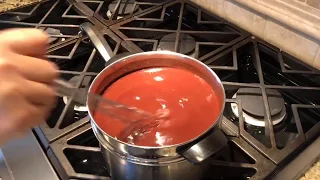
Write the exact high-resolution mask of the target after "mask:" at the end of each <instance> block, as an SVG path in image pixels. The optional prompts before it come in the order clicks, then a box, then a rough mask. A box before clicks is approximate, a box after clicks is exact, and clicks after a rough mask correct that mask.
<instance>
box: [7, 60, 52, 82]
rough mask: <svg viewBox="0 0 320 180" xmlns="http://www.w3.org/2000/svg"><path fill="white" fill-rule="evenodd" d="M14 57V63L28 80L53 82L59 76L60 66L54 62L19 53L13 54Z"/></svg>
mask: <svg viewBox="0 0 320 180" xmlns="http://www.w3.org/2000/svg"><path fill="white" fill-rule="evenodd" d="M12 59H15V62H12V63H14V65H15V67H16V68H17V69H18V71H19V72H20V73H21V74H22V75H23V76H24V77H25V78H26V79H28V80H31V81H36V82H41V83H52V81H53V80H54V79H55V78H57V77H58V68H57V66H56V65H55V64H54V63H52V62H49V61H46V60H42V59H38V58H34V57H29V56H23V55H19V54H12Z"/></svg>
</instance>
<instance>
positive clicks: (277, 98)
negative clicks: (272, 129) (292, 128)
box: [231, 88, 286, 127]
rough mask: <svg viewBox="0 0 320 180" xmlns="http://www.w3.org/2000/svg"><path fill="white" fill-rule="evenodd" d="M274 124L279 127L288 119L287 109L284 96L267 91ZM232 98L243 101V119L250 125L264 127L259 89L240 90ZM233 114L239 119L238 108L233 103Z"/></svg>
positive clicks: (276, 92) (274, 91) (270, 90)
mask: <svg viewBox="0 0 320 180" xmlns="http://www.w3.org/2000/svg"><path fill="white" fill-rule="evenodd" d="M266 92H267V96H268V102H269V108H270V113H271V119H272V124H273V125H277V124H279V123H280V122H282V121H283V119H284V118H285V117H286V108H285V103H284V99H283V97H282V95H281V94H280V93H279V92H278V91H277V90H274V89H267V90H266ZM232 98H236V99H238V100H241V103H242V109H243V118H244V121H245V122H246V123H247V124H248V125H253V126H258V127H264V126H265V121H264V105H263V99H262V94H261V90H260V89H259V88H240V89H239V90H238V91H237V92H236V93H235V94H234V95H233V97H232ZM231 109H232V112H233V113H234V114H235V116H236V117H237V118H238V117H239V112H238V106H237V104H236V103H231Z"/></svg>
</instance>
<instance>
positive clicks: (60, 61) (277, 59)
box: [0, 0, 320, 180]
mask: <svg viewBox="0 0 320 180" xmlns="http://www.w3.org/2000/svg"><path fill="white" fill-rule="evenodd" d="M112 2H113V3H115V2H117V3H119V2H120V1H111V0H110V1H75V0H67V1H60V0H57V1H48V2H44V3H41V4H38V5H33V6H29V7H25V8H22V9H19V10H16V11H14V12H10V13H7V14H4V15H0V28H1V29H5V28H11V27H34V28H41V29H44V30H46V31H47V32H50V34H51V38H52V39H51V40H52V41H51V45H50V48H49V50H48V54H49V55H48V58H49V59H50V60H51V61H54V62H55V63H57V65H58V66H59V67H60V69H61V74H62V75H61V76H62V78H63V79H65V80H67V81H70V82H71V83H73V84H75V85H76V86H77V87H78V89H79V90H78V92H77V93H83V94H84V96H85V94H86V91H87V88H88V87H89V85H90V83H91V82H92V80H93V78H94V77H95V76H96V75H97V74H98V73H99V72H100V71H101V70H102V69H103V68H104V67H105V65H106V63H105V62H104V61H103V60H102V59H101V57H100V56H99V55H98V53H97V52H96V51H95V50H94V48H93V46H92V45H91V43H90V42H89V41H88V39H87V38H86V37H80V36H79V24H80V23H82V22H85V21H89V22H91V23H93V24H94V25H95V26H96V27H97V28H98V29H99V30H100V31H101V32H102V33H104V34H105V38H106V40H107V41H108V42H109V44H110V46H111V48H112V49H113V52H114V54H115V55H117V56H115V58H119V57H121V56H123V55H125V54H130V53H136V52H142V51H151V50H160V49H161V50H163V49H165V50H169V51H175V52H180V53H184V54H187V55H189V56H192V57H195V58H197V59H199V60H200V61H202V62H204V63H205V64H207V65H208V67H210V68H212V69H213V70H214V71H215V72H216V73H217V74H218V76H219V77H220V78H221V80H222V81H223V85H224V87H225V91H226V95H227V101H226V108H225V111H224V114H223V115H224V117H223V123H222V124H221V126H222V129H223V131H224V132H225V133H226V134H227V136H228V139H229V144H228V145H227V146H226V147H225V148H224V149H223V150H221V151H220V152H219V153H217V154H216V155H215V156H214V157H212V159H210V162H211V164H212V166H211V168H210V170H209V172H208V173H206V174H204V179H205V180H207V179H267V178H270V177H271V176H272V175H273V174H274V173H275V172H276V171H278V170H279V169H281V168H282V167H283V166H285V165H286V163H287V162H288V161H289V160H290V159H292V157H294V155H296V154H297V153H299V151H300V150H302V149H303V148H304V147H305V146H306V145H307V144H308V143H311V142H312V141H313V139H315V138H316V137H318V136H319V132H320V123H319V119H320V118H319V116H320V111H319V107H320V106H319V104H320V76H319V75H320V74H319V71H317V70H314V69H313V68H312V67H309V66H307V65H305V64H304V63H301V62H300V61H299V60H296V59H295V58H293V57H291V56H289V55H288V54H286V53H284V52H282V51H280V50H279V49H278V48H276V47H273V46H271V45H270V44H268V43H266V42H264V41H262V40H260V39H257V38H255V37H249V34H248V33H247V32H244V31H243V30H241V29H239V28H237V27H235V26H233V25H232V24H230V23H228V22H226V21H224V20H223V19H220V18H218V17H216V16H214V15H211V14H210V13H208V12H206V11H205V10H203V9H201V8H200V7H199V6H197V5H195V4H193V3H192V2H189V1H184V0H177V1H171V2H166V3H164V2H160V3H159V2H156V3H155V1H153V2H152V3H149V2H145V3H144V1H142V0H136V5H137V4H140V5H139V8H136V7H134V8H133V11H129V10H128V9H126V8H124V6H122V7H121V6H120V4H118V5H119V6H117V5H116V7H117V8H119V9H118V10H121V8H122V10H123V11H127V12H126V13H123V14H120V15H121V16H122V18H119V17H118V16H119V14H118V15H116V13H114V16H113V17H112V18H111V19H108V18H105V17H103V15H104V14H105V13H106V10H107V9H108V7H109V5H110V3H112ZM123 2H132V1H129V0H128V1H121V2H120V3H123ZM99 8H100V9H99ZM114 12H115V11H114ZM128 12H129V13H128ZM109 25H111V26H110V29H111V30H112V31H113V32H112V31H111V30H110V29H108V28H109V27H108V26H109ZM243 88H250V89H251V90H252V89H253V91H254V92H255V97H253V98H258V99H259V101H257V102H261V103H257V104H260V107H258V110H259V111H258V110H257V109H256V108H253V109H246V108H248V107H242V103H246V102H242V101H245V99H241V101H240V99H238V98H233V97H234V95H235V94H237V92H238V91H239V89H243ZM269 91H272V92H273V93H269ZM275 95H276V96H278V97H277V100H278V101H281V102H282V103H284V105H281V106H274V105H272V102H269V101H271V100H270V99H272V98H274V97H273V96H275ZM279 95H280V96H279ZM268 100H269V101H268ZM232 104H233V105H232ZM234 105H236V107H237V112H238V113H237V115H236V113H234V112H235V111H234V110H233V109H232V107H234ZM281 107H282V110H281V111H280V109H276V108H281ZM250 108H252V107H250ZM275 109H276V110H275ZM270 110H271V111H272V112H270ZM282 111H283V112H285V116H284V118H283V120H281V121H280V122H279V123H277V124H274V125H271V122H273V118H274V117H275V116H277V115H279V114H278V113H279V112H282ZM262 112H263V113H262ZM244 113H248V114H249V115H250V116H252V117H253V118H256V119H258V120H259V121H263V122H264V124H265V125H264V126H255V125H252V124H249V123H247V121H246V120H245V119H244ZM36 132H37V134H38V136H39V138H40V139H41V141H42V143H43V144H44V146H45V148H46V151H47V154H48V156H49V158H50V161H51V162H52V164H53V165H54V168H55V169H56V170H57V172H58V173H59V175H60V177H61V178H62V179H111V177H110V176H109V174H108V167H106V166H105V165H106V163H104V162H103V160H102V159H103V158H102V156H101V153H100V150H99V144H98V141H97V140H96V138H95V137H94V135H93V133H92V130H91V127H90V124H89V117H88V116H87V111H86V107H85V106H81V105H77V106H76V105H75V104H74V103H73V101H72V99H71V100H70V99H68V98H63V97H61V98H59V100H58V104H57V107H56V109H55V110H54V111H53V113H52V115H51V116H50V118H49V119H48V121H47V123H46V124H44V125H42V126H40V128H36ZM230 172H233V173H230Z"/></svg>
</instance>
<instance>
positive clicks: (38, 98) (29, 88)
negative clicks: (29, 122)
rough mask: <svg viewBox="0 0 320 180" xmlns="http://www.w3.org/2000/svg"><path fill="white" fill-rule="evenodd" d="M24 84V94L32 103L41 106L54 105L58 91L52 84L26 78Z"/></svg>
mask: <svg viewBox="0 0 320 180" xmlns="http://www.w3.org/2000/svg"><path fill="white" fill-rule="evenodd" d="M24 86H25V88H24V90H23V94H24V95H25V97H26V99H27V101H28V102H30V103H31V104H35V105H39V106H43V105H49V106H53V105H54V102H55V99H56V93H55V90H54V88H53V87H51V86H50V85H47V84H43V83H38V82H35V81H28V80H26V81H25V82H24Z"/></svg>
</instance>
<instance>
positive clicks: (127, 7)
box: [107, 0, 138, 19]
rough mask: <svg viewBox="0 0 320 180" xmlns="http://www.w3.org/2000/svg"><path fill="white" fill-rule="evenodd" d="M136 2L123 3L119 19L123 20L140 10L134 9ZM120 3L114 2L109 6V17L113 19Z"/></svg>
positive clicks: (136, 7)
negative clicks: (124, 17)
mask: <svg viewBox="0 0 320 180" xmlns="http://www.w3.org/2000/svg"><path fill="white" fill-rule="evenodd" d="M135 2H136V1H130V2H121V3H120V5H119V6H120V7H119V11H118V17H117V19H121V18H123V16H125V15H129V14H131V13H134V12H136V11H137V10H138V6H135V7H134V4H135ZM117 4H118V1H117V0H115V1H112V2H111V3H110V4H109V6H108V9H109V10H108V11H107V17H108V18H111V16H112V15H113V14H114V13H115V11H116V7H117Z"/></svg>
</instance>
